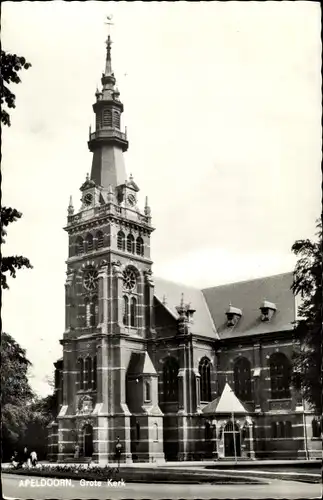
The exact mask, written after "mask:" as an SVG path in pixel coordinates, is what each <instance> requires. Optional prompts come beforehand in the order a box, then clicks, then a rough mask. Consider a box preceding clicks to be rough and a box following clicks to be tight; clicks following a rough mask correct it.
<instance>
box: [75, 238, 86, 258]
mask: <svg viewBox="0 0 323 500" xmlns="http://www.w3.org/2000/svg"><path fill="white" fill-rule="evenodd" d="M83 252H84V242H83V238H82V237H81V236H79V237H78V238H76V242H75V253H76V255H81V254H82V253H83Z"/></svg>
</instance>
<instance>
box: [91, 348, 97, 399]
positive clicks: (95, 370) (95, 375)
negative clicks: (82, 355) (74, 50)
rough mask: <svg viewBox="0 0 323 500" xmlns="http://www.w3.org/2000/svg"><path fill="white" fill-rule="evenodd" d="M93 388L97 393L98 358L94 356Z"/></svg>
mask: <svg viewBox="0 0 323 500" xmlns="http://www.w3.org/2000/svg"><path fill="white" fill-rule="evenodd" d="M92 388H93V390H94V391H96V388H97V360H96V356H94V358H93V363H92Z"/></svg>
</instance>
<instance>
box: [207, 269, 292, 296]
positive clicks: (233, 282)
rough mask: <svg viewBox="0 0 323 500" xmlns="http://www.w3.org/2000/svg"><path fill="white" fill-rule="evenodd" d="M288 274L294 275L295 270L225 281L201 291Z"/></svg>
mask: <svg viewBox="0 0 323 500" xmlns="http://www.w3.org/2000/svg"><path fill="white" fill-rule="evenodd" d="M288 274H290V275H293V271H287V272H285V273H278V274H271V275H269V276H268V275H267V276H261V277H259V278H252V279H249V280H241V281H231V282H230V283H223V284H222V285H214V286H208V287H206V288H202V289H201V291H202V293H203V292H204V291H206V290H211V289H212V288H224V287H225V286H232V285H240V284H243V283H251V282H253V281H260V280H264V279H270V278H278V276H287V275H288Z"/></svg>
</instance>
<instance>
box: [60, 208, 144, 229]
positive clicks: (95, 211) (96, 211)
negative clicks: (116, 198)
mask: <svg viewBox="0 0 323 500" xmlns="http://www.w3.org/2000/svg"><path fill="white" fill-rule="evenodd" d="M112 214H114V215H117V216H120V217H125V218H127V219H129V220H133V221H137V222H139V223H142V224H149V223H150V217H148V216H147V215H144V214H141V213H140V212H137V211H136V210H131V209H129V208H126V207H120V206H118V205H116V204H114V203H106V204H105V205H100V206H97V207H93V208H89V209H86V210H82V211H81V212H79V213H78V214H75V215H69V216H68V218H67V222H68V225H73V224H79V223H81V222H86V221H87V220H88V219H90V218H92V217H95V216H97V217H101V216H104V215H112Z"/></svg>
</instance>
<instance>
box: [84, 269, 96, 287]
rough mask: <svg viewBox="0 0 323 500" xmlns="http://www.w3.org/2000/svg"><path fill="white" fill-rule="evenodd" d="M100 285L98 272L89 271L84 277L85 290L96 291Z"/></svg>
mask: <svg viewBox="0 0 323 500" xmlns="http://www.w3.org/2000/svg"><path fill="white" fill-rule="evenodd" d="M97 283H98V272H97V271H96V270H95V269H93V270H91V271H88V272H87V273H86V275H85V276H84V288H86V289H87V290H95V289H96V287H97Z"/></svg>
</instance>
